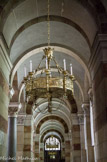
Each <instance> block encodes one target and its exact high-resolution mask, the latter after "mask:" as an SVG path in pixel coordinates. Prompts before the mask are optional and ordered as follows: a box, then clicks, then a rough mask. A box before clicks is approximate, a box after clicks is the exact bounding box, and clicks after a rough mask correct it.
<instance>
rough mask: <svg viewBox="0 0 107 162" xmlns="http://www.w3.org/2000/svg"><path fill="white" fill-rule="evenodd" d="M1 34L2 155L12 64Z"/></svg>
mask: <svg viewBox="0 0 107 162" xmlns="http://www.w3.org/2000/svg"><path fill="white" fill-rule="evenodd" d="M7 52H8V50H7V47H6V44H5V43H4V37H3V35H1V34H0V157H2V156H6V155H7V130H8V105H9V75H10V71H11V69H12V64H11V61H10V58H9V56H8V53H7Z"/></svg>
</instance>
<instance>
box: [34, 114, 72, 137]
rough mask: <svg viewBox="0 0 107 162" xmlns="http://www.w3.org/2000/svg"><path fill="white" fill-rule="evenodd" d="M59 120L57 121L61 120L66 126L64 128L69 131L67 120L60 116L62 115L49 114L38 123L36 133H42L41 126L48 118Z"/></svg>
mask: <svg viewBox="0 0 107 162" xmlns="http://www.w3.org/2000/svg"><path fill="white" fill-rule="evenodd" d="M50 119H51V120H57V121H59V122H60V123H61V124H62V125H63V127H64V130H65V133H68V132H69V129H68V126H67V124H66V122H65V121H64V120H63V119H62V118H60V117H58V116H53V115H52V116H47V117H45V118H43V119H42V120H41V121H40V122H39V123H38V125H37V127H36V134H39V133H40V127H41V125H42V124H43V123H44V122H46V121H47V120H50Z"/></svg>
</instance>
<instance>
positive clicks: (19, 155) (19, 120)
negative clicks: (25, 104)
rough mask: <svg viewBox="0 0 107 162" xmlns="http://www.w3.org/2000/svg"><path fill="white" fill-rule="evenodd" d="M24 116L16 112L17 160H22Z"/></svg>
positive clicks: (20, 161) (21, 161)
mask: <svg viewBox="0 0 107 162" xmlns="http://www.w3.org/2000/svg"><path fill="white" fill-rule="evenodd" d="M25 117H26V115H25V114H18V117H17V154H16V155H17V162H23V158H22V157H23V147H24V121H25Z"/></svg>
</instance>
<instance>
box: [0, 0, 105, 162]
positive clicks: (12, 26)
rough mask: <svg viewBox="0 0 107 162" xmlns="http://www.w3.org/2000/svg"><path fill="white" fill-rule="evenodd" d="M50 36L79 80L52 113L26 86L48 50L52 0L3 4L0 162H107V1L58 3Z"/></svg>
mask: <svg viewBox="0 0 107 162" xmlns="http://www.w3.org/2000/svg"><path fill="white" fill-rule="evenodd" d="M50 29H51V34H50V45H51V47H52V48H54V56H55V58H56V60H57V62H58V63H59V65H60V67H62V68H63V59H66V62H67V71H68V72H70V68H69V64H70V63H72V67H73V74H74V76H75V78H76V80H75V82H73V87H74V94H73V96H69V97H68V98H67V99H66V98H62V99H59V98H57V97H55V98H54V99H53V100H52V105H53V107H52V112H51V113H50V112H48V111H47V112H45V113H44V112H43V111H42V109H44V108H45V107H46V104H47V101H46V100H43V99H41V98H40V99H38V101H37V102H38V103H39V108H40V109H41V112H38V111H36V109H34V108H33V106H32V102H30V101H26V95H25V88H24V85H23V82H22V81H23V77H24V70H23V69H24V66H26V68H27V73H28V72H29V61H30V60H32V63H33V70H34V69H36V68H37V67H38V64H39V63H40V60H41V58H42V56H43V49H44V48H45V47H47V0H9V1H8V0H0V161H1V162H2V161H7V162H11V161H13V162H18V161H19V162H22V161H26V162H30V161H38V162H44V161H46V162H49V161H50V162H51V161H53V162H54V161H55V162H59V161H63V162H64V161H65V162H107V1H106V0H50ZM6 158H7V159H6ZM12 158H13V159H12Z"/></svg>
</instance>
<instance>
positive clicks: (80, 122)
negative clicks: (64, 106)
mask: <svg viewBox="0 0 107 162" xmlns="http://www.w3.org/2000/svg"><path fill="white" fill-rule="evenodd" d="M78 118H79V124H80V125H81V124H84V114H78Z"/></svg>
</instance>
